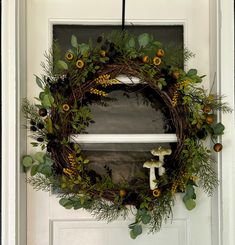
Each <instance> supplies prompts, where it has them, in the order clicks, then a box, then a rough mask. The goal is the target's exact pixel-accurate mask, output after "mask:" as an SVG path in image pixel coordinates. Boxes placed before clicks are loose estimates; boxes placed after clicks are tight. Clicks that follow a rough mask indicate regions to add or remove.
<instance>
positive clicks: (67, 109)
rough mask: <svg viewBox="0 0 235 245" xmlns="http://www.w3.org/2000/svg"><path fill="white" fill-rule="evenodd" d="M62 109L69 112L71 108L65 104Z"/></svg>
mask: <svg viewBox="0 0 235 245" xmlns="http://www.w3.org/2000/svg"><path fill="white" fill-rule="evenodd" d="M62 108H63V111H69V109H70V106H69V105H68V104H63V106H62Z"/></svg>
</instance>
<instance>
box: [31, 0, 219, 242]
mask: <svg viewBox="0 0 235 245" xmlns="http://www.w3.org/2000/svg"><path fill="white" fill-rule="evenodd" d="M126 2H127V3H126V21H127V22H129V23H133V24H134V25H135V24H140V25H146V24H150V25H175V24H177V25H183V26H184V42H185V45H186V46H187V47H188V48H189V50H191V51H192V52H193V53H195V54H196V57H195V58H194V59H192V60H190V62H189V63H188V64H187V65H188V66H189V67H190V66H193V67H196V68H197V69H198V70H199V71H200V74H207V78H206V82H205V87H210V83H209V81H212V80H213V75H214V72H213V71H212V70H210V52H209V51H210V49H209V38H210V36H209V34H210V30H209V21H210V19H209V7H210V6H209V5H210V1H209V0H198V1H194V0H168V1H165V0H158V1H156V0H145V1H143V0H128V1H126ZM121 13H122V1H121V0H113V1H110V0H99V1H95V0H86V1H82V0H50V1H46V0H40V1H37V0H28V1H27V84H28V90H27V91H28V97H29V99H30V100H33V98H34V97H35V96H37V95H38V92H39V89H38V88H37V87H36V84H35V82H34V74H37V75H39V74H42V73H43V71H42V67H41V66H40V62H41V61H44V60H45V57H44V52H45V51H46V50H48V49H49V48H50V46H51V40H52V28H53V24H64V25H66V24H90V25H96V24H100V25H102V24H103V25H108V24H121ZM211 74H212V75H211ZM29 152H32V149H31V148H30V147H29ZM180 199H181V197H180V195H179V196H177V201H176V205H175V208H174V211H173V212H174V217H173V220H169V222H168V223H167V224H166V225H164V226H163V228H162V230H161V232H159V233H156V234H154V235H152V234H150V235H148V234H146V233H144V234H143V235H141V236H140V237H138V238H137V239H136V240H135V241H133V240H132V239H131V238H130V237H129V231H128V228H127V227H128V224H129V223H130V222H131V219H132V218H131V217H130V220H126V221H123V220H118V221H115V222H112V223H110V224H106V222H105V221H96V220H94V219H93V218H92V217H91V216H90V215H89V214H88V213H86V212H85V211H81V210H79V211H74V210H66V209H64V208H63V207H62V206H60V205H59V203H58V199H57V198H56V196H55V195H50V194H48V193H46V192H41V191H39V192H36V191H35V190H33V189H32V188H31V186H28V189H27V212H28V214H27V245H49V244H50V245H67V244H70V245H78V244H84V245H90V244H93V245H110V244H112V245H117V244H146V245H153V244H159V245H163V244H164V245H170V244H175V245H186V244H187V245H201V244H205V245H210V244H212V216H211V212H212V209H211V206H212V203H211V202H212V200H211V199H210V198H208V197H207V196H206V195H204V194H203V193H201V192H200V193H198V199H197V201H198V205H197V207H196V209H194V210H193V211H191V212H189V211H186V209H185V207H184V206H183V204H182V201H181V200H180ZM213 236H214V237H216V234H213ZM213 244H216V243H213Z"/></svg>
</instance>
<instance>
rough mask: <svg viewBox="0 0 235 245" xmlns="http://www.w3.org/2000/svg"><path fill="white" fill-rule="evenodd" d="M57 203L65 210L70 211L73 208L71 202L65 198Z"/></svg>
mask: <svg viewBox="0 0 235 245" xmlns="http://www.w3.org/2000/svg"><path fill="white" fill-rule="evenodd" d="M59 203H60V205H61V206H63V207H64V208H66V209H71V208H72V207H73V202H72V201H71V200H69V199H67V198H61V199H60V201H59Z"/></svg>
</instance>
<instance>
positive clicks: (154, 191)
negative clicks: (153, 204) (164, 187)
mask: <svg viewBox="0 0 235 245" xmlns="http://www.w3.org/2000/svg"><path fill="white" fill-rule="evenodd" d="M160 195H161V190H159V189H158V188H157V189H154V190H153V196H154V197H159V196H160Z"/></svg>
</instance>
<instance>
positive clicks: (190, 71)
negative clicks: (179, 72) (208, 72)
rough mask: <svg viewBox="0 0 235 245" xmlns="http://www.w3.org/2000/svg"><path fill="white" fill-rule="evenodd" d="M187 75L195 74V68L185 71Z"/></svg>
mask: <svg viewBox="0 0 235 245" xmlns="http://www.w3.org/2000/svg"><path fill="white" fill-rule="evenodd" d="M187 75H188V76H194V75H197V70H196V69H190V70H189V71H188V72H187Z"/></svg>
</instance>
